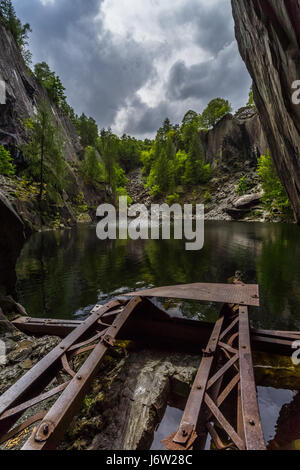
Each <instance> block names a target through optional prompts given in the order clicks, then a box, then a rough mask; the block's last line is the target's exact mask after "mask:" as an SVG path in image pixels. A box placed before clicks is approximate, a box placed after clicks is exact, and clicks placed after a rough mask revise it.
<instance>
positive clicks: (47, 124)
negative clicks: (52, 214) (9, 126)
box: [22, 102, 66, 203]
mask: <svg viewBox="0 0 300 470" xmlns="http://www.w3.org/2000/svg"><path fill="white" fill-rule="evenodd" d="M25 127H26V130H27V143H26V144H24V145H23V148H22V150H23V153H24V155H25V157H26V159H27V164H28V167H27V169H26V170H25V175H26V176H28V177H29V178H31V179H32V180H33V181H36V182H38V183H39V184H40V191H39V196H38V200H39V203H41V201H42V198H43V194H44V191H45V189H46V194H47V197H48V198H49V200H50V201H53V202H58V201H59V200H60V199H61V197H60V195H61V192H62V190H63V189H64V188H65V187H66V178H65V175H66V163H65V160H64V158H63V140H62V135H61V129H60V128H58V127H57V125H56V124H55V123H54V122H53V117H52V114H51V111H50V109H49V106H48V104H47V102H42V103H41V104H40V106H39V109H38V112H37V114H36V116H35V117H34V118H33V119H28V120H27V121H25Z"/></svg>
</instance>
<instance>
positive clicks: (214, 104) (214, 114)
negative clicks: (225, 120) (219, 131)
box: [201, 98, 232, 128]
mask: <svg viewBox="0 0 300 470" xmlns="http://www.w3.org/2000/svg"><path fill="white" fill-rule="evenodd" d="M231 111H232V107H231V104H230V103H229V101H227V100H224V99H223V98H215V99H213V100H211V101H210V103H209V104H208V105H207V108H206V109H205V110H204V111H203V113H202V116H201V120H202V125H203V127H206V128H210V127H213V126H215V125H216V123H217V122H218V121H219V120H220V119H221V118H222V117H223V116H225V115H226V114H228V113H231Z"/></svg>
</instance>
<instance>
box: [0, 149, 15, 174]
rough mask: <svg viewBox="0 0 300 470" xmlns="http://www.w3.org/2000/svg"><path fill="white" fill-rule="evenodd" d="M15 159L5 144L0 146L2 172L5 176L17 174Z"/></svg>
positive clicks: (0, 168) (0, 169)
mask: <svg viewBox="0 0 300 470" xmlns="http://www.w3.org/2000/svg"><path fill="white" fill-rule="evenodd" d="M12 162H13V159H12V157H11V155H10V152H9V151H8V150H5V148H4V147H3V145H1V146H0V174H1V175H4V176H13V175H14V174H15V167H14V165H13V163H12Z"/></svg>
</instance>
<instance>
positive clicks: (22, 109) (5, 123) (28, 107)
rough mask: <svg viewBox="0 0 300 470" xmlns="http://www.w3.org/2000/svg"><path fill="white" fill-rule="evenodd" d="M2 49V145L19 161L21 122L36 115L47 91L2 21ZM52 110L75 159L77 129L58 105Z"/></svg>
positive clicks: (69, 157) (78, 148) (78, 147)
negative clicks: (3, 84) (37, 79)
mask: <svg viewBox="0 0 300 470" xmlns="http://www.w3.org/2000/svg"><path fill="white" fill-rule="evenodd" d="M0 51H1V54H0V79H1V80H2V81H4V83H5V92H6V93H5V94H6V102H5V104H0V145H5V146H6V147H7V148H9V150H10V151H11V153H12V155H13V156H14V158H15V160H16V161H17V162H18V159H19V160H20V159H21V155H20V152H19V150H18V146H19V145H20V144H21V143H22V142H23V139H24V129H23V125H22V121H23V120H24V119H26V118H28V117H29V116H30V117H32V116H33V115H34V112H35V110H36V107H37V105H38V103H39V102H40V101H41V100H42V99H47V94H46V92H45V90H44V89H43V88H42V87H41V86H40V85H39V83H38V82H37V81H36V79H35V77H34V75H33V74H32V72H31V71H30V70H29V69H28V68H27V67H26V65H25V63H24V60H23V57H22V55H21V53H20V50H19V48H18V46H17V44H16V42H15V40H14V38H13V37H12V35H11V34H10V32H9V31H8V30H7V29H6V28H5V26H4V25H3V24H1V21H0ZM51 109H52V112H53V116H54V119H55V121H56V122H57V124H58V125H61V128H62V131H63V137H64V142H65V148H64V154H65V158H66V160H67V161H69V162H71V161H75V162H76V161H78V153H79V152H80V151H81V150H82V148H81V145H80V141H79V138H78V136H77V134H76V132H75V129H74V127H73V125H72V123H71V121H70V120H69V119H68V118H66V117H64V116H62V115H61V114H60V113H59V111H58V110H57V108H56V107H55V106H53V105H51Z"/></svg>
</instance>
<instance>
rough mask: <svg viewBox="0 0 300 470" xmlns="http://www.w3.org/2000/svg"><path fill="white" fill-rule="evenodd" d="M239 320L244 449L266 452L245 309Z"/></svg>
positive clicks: (242, 308)
mask: <svg viewBox="0 0 300 470" xmlns="http://www.w3.org/2000/svg"><path fill="white" fill-rule="evenodd" d="M239 318H240V320H239V356H240V387H241V399H242V411H243V421H244V433H245V441H246V447H247V449H248V450H266V445H265V441H264V436H263V430H262V426H261V419H260V414H259V408H258V402H257V391H256V386H255V378H254V372H253V362H252V352H251V344H250V333H249V317H248V308H247V307H240V314H239Z"/></svg>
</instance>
